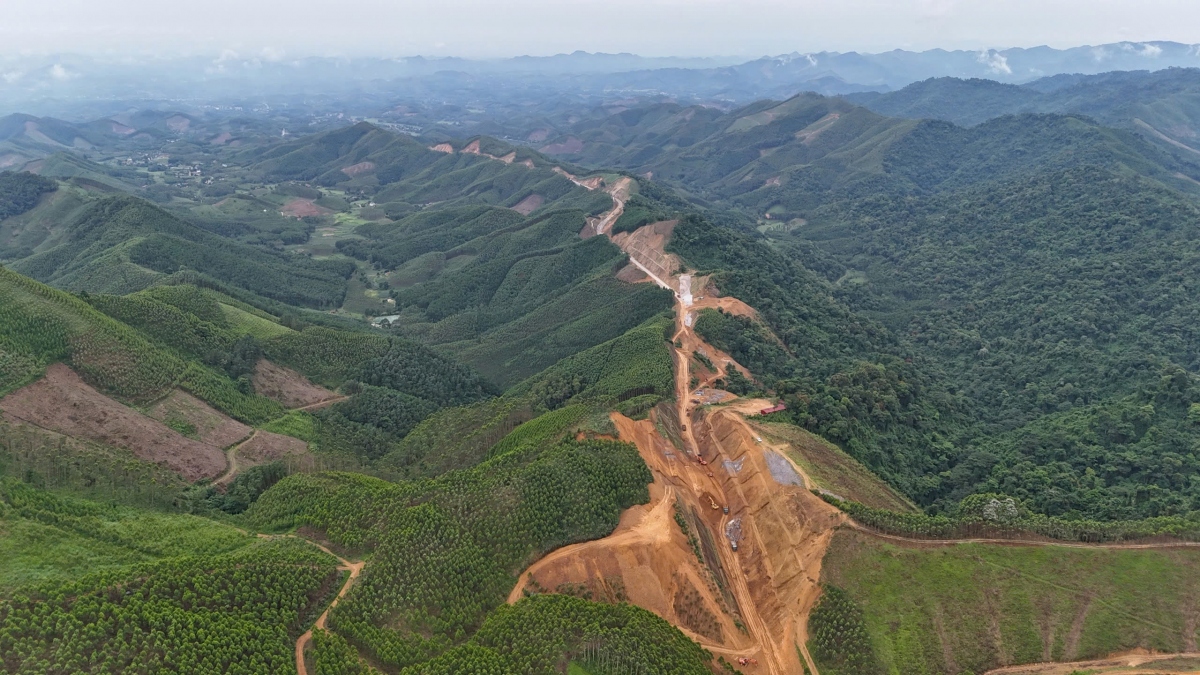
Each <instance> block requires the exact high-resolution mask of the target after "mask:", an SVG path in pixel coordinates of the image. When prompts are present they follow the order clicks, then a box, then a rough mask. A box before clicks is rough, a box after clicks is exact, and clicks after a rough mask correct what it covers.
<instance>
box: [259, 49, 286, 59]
mask: <svg viewBox="0 0 1200 675" xmlns="http://www.w3.org/2000/svg"><path fill="white" fill-rule="evenodd" d="M283 56H284V51H283V50H282V49H275V48H273V47H263V48H262V59H263V61H270V62H277V61H282V60H283Z"/></svg>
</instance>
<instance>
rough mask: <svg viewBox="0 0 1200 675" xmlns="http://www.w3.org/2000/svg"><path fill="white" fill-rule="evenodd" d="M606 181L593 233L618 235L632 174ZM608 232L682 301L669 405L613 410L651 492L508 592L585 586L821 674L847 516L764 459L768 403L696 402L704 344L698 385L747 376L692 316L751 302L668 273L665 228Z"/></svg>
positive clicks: (760, 656)
mask: <svg viewBox="0 0 1200 675" xmlns="http://www.w3.org/2000/svg"><path fill="white" fill-rule="evenodd" d="M609 191H610V192H615V193H617V194H614V198H613V203H614V208H613V210H612V211H610V212H609V213H607V214H605V215H604V216H601V217H600V218H598V219H596V221H595V223H594V226H595V227H594V229H593V230H592V234H593V235H595V234H608V233H609V232H611V224H612V223H613V222H615V220H616V218H617V217H619V215H620V210H621V208H622V206H623V204H624V201H625V198H626V194H627V192H628V183H626V182H624V181H623V182H622V183H620V184H618V185H617V186H613V187H610V188H609ZM663 225H664V226H665V227H663V228H659V229H661V230H663V232H661V233H659V234H669V227H670V225H673V224H668V223H664V224H663ZM649 227H653V226H649ZM643 229H645V228H643ZM581 234H587V231H586V228H585V233H581ZM650 234H651V235H655V231H650ZM613 239H614V242H615V243H617V245H618V246H621V247H622V248H626V247H629V249H630V250H627V252H628V253H630V257H631V262H632V263H633V264H634V265H635V266H637V267H638V268H639V269H641V270H642V271H643V272H645V273H646V274H647V276H648V277H649V280H650V281H652V282H653V283H655V284H657V285H659V286H662V287H664V288H667V289H669V290H671V291H672V292H673V293H674V294H675V298H676V303H675V313H676V321H675V335H674V340H675V341H676V344H678V345H680V346H679V347H675V348H674V350H673V351H674V353H673V359H674V365H675V368H674V370H675V388H676V404H675V406H674V407H673V409H663V408H661V407H660V408H657V409H655V411H654V412H653V413H652V415H651V419H647V420H641V421H634V420H631V419H628V418H626V417H623V416H621V415H619V414H614V415H613V421H614V423H615V424H616V426H617V429H618V432H619V436H620V438H621V440H624V441H628V442H631V443H634V444H635V445H636V446H637V448H638V451H639V453H640V454H641V456H642V458H643V459H644V460H645V461H646V464H647V466H649V467H650V469H651V472H652V474H653V476H654V483H653V484H652V485H651V488H650V494H651V501H650V504H648V505H646V506H638V507H634V508H632V509H629V510H628V511H626V512H625V513H624V514H623V515H622V518H621V521H620V524H619V525H618V527H617V529H616V530H615V531H614V532H613V534H612V535H610V536H608V537H606V538H604V539H599V540H596V541H590V542H584V543H581V544H576V545H574V546H568V547H565V548H562V549H559V550H557V551H554V552H552V553H550V554H549V555H547V556H546V557H544V558H542V559H541V560H539V561H537V562H536V563H534V564H533V565H532V566H531V567H530V568H529V569H527V570H526V572H525V573H524V574H522V575H521V578H520V581H519V582H518V584H517V586H516V587H515V588H514V589H513V590H512V592H511V593H510V595H509V602H516V601H517V600H519V599H520V598H521V597H523V596H524V594H525V592H526V591H527V590H530V589H531V588H537V589H544V590H549V591H553V590H562V589H572V588H574V589H578V588H580V587H586V588H587V589H588V590H589V591H590V592H591V594H592V596H593V597H600V598H604V597H611V598H613V599H614V600H628V601H629V602H632V603H634V604H637V605H639V606H641V607H644V608H646V609H649V610H650V611H652V612H654V613H656V614H658V615H659V616H662V617H663V618H665V619H667V620H668V621H670V622H671V623H673V624H675V625H676V626H678V627H679V628H680V630H682V631H684V633H685V634H687V635H688V636H689V637H692V638H693V639H695V640H696V641H697V642H699V643H700V644H701V645H703V646H704V647H705V648H706V649H708V650H710V651H712V652H713V653H714V654H716V655H719V656H723V657H725V658H726V660H728V661H730V662H732V663H734V664H737V659H738V658H746V659H751V658H752V659H754V661H755V662H756V663H757V665H756V666H755V665H750V666H739V668H741V669H742V670H744V671H745V672H760V673H772V674H777V675H791V674H793V673H800V672H802V667H801V664H800V659H801V658H804V660H805V661H806V665H807V667H808V670H809V672H811V673H813V675H819V674H818V671H817V669H816V667H815V664H813V663H812V660H811V658H809V656H808V654H807V652H806V651H805V648H804V642H805V637H806V636H805V624H806V620H807V615H808V612H809V611H810V610H811V608H812V606H813V604H814V603H815V602H816V600H817V598H818V596H819V592H820V591H819V585H818V582H817V580H818V579H819V578H820V565H821V560H822V559H823V557H824V554H825V549H826V547H827V546H828V543H829V540H830V539H831V538H832V534H833V530H834V528H835V527H837V526H838V525H839V524H841V523H842V522H843V521H844V516H843V515H842V514H841V513H840V512H839V511H837V510H836V509H834V508H833V507H832V506H830V505H828V504H826V503H825V502H824V501H822V500H821V499H819V498H817V497H815V496H814V495H812V494H811V493H809V492H808V490H807V489H806V487H805V486H806V485H807V479H806V478H804V477H803V472H802V471H800V470H799V467H797V466H795V464H794V463H790V462H789V465H790V466H792V468H793V471H794V475H796V476H798V477H799V478H798V479H797V480H794V481H786V480H785V481H783V482H781V481H780V480H778V479H777V477H776V476H775V475H773V474H772V471H771V467H770V466H769V461H776V462H777V461H779V460H778V459H777V458H773V457H768V455H772V454H778V453H776V451H775V449H773V448H771V447H769V446H768V445H765V444H763V443H762V442H761V441H760V440H758V437H757V435H756V434H755V432H754V431H753V430H752V429H751V428H750V426H749V425H748V424H747V423H746V422H745V418H744V416H743V415H742V414H741V413H740V412H738V411H739V410H747V409H749V410H757V409H759V408H761V407H762V405H763V403H764V402H752V403H747V404H743V405H738V406H736V407H731V408H707V407H701V406H698V405H697V402H696V401H697V400H698V398H699V397H698V396H695V395H694V394H693V392H692V389H691V386H690V385H691V378H692V375H693V364H699V363H700V361H697V360H695V359H694V358H693V353H696V352H699V353H700V354H702V355H703V356H704V358H706V359H708V360H709V362H710V363H712V364H713V365H714V366H715V368H716V370H715V371H713V370H709V369H708V368H707V367H706V366H696V367H697V368H698V370H696V371H695V375H696V378H697V380H698V382H699V383H700V385H701V386H706V385H710V384H711V383H712V382H713V381H715V380H716V379H718V378H719V377H721V376H722V375H723V371H724V369H725V367H726V366H733V367H734V368H736V369H737V370H739V371H740V372H742V373H743V374H748V372H747V371H746V370H745V368H743V367H742V366H741V365H740V364H738V363H737V362H736V361H734V360H733V359H732V358H731V357H730V356H729V355H728V354H725V353H723V352H721V351H720V350H717V349H714V348H713V347H712V346H711V345H708V344H706V343H704V341H703V340H702V339H701V338H700V337H699V336H698V335H696V334H695V332H694V331H693V330H692V325H693V323H694V318H695V313H696V312H697V311H699V310H701V309H705V308H717V307H720V308H721V309H724V310H725V311H732V312H734V313H737V314H741V315H745V316H754V311H753V310H752V309H751V308H749V307H748V306H746V305H745V304H744V303H741V302H740V301H738V300H736V299H734V298H718V297H712V296H713V293H712V291H711V290H710V289H709V286H708V282H707V280H706V279H703V278H699V279H698V278H694V277H693V276H692V275H690V274H668V271H670V270H674V269H676V268H677V263H676V262H675V261H674V260H672V259H670V258H668V257H667V254H665V253H663V250H662V247H663V245H664V242H665V240H666V236H659V235H655V238H653V239H651V238H650V237H649V235H647V236H642V237H630V236H626V234H625V233H622V234H621V235H618V236H617V237H614V238H613ZM738 403H742V402H741V401H739V402H738ZM671 439H674V440H671ZM782 456H783V457H785V458H786V454H782ZM725 507H727V508H728V513H725ZM680 521H683V522H685V523H686V524H687V532H686V533H685V530H684V528H683V527H681V526H680V524H679V522H680ZM734 540H736V541H737V544H738V548H737V550H736V551H735V550H734V549H733V545H732V544H733V541H734ZM797 648H799V649H797Z"/></svg>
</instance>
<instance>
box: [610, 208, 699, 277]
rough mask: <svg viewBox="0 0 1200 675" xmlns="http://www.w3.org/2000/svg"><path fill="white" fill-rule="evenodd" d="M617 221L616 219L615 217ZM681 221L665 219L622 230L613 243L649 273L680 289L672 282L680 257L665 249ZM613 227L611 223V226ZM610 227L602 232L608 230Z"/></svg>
mask: <svg viewBox="0 0 1200 675" xmlns="http://www.w3.org/2000/svg"><path fill="white" fill-rule="evenodd" d="M613 222H616V219H615V218H614V219H613ZM678 222H679V221H676V220H663V221H659V222H657V223H651V224H649V225H646V226H645V227H639V228H638V229H637V230H635V231H633V232H621V233H619V234H616V235H614V236H613V237H612V240H613V243H614V244H616V245H617V246H618V247H620V248H621V250H622V251H625V252H626V253H628V254H629V258H630V260H632V261H634V262H635V263H637V265H638V266H639V267H641V268H643V269H644V270H645V271H646V272H647V273H649V274H650V275H652V276H655V277H658V278H659V279H661V280H663V281H664V282H666V283H667V285H668V286H670V287H671V288H672V290H676V291H677V290H679V285H678V283H672V281H671V277H672V274H673V273H674V272H675V270H677V269H679V267H680V264H681V263H680V261H679V257H678V256H676V255H674V254H670V253H666V252H665V251H664V250H663V249H664V248H665V247H666V245H667V242H668V241H670V239H671V234H672V233H673V232H674V231H675V225H676V224H678ZM609 229H611V225H610V226H609ZM607 231H608V229H605V230H602V231H601V232H607Z"/></svg>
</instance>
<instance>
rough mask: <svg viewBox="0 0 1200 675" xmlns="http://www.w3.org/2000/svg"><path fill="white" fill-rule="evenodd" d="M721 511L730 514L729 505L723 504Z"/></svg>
mask: <svg viewBox="0 0 1200 675" xmlns="http://www.w3.org/2000/svg"><path fill="white" fill-rule="evenodd" d="M721 513H724V514H725V515H729V507H728V506H722V507H721Z"/></svg>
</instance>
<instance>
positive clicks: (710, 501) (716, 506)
mask: <svg viewBox="0 0 1200 675" xmlns="http://www.w3.org/2000/svg"><path fill="white" fill-rule="evenodd" d="M708 503H709V504H712V507H713V511H716V510H717V509H719V508H721V507H720V506H718V505H717V500H715V499H713V498H712V497H711V496H710V497H709V498H708Z"/></svg>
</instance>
